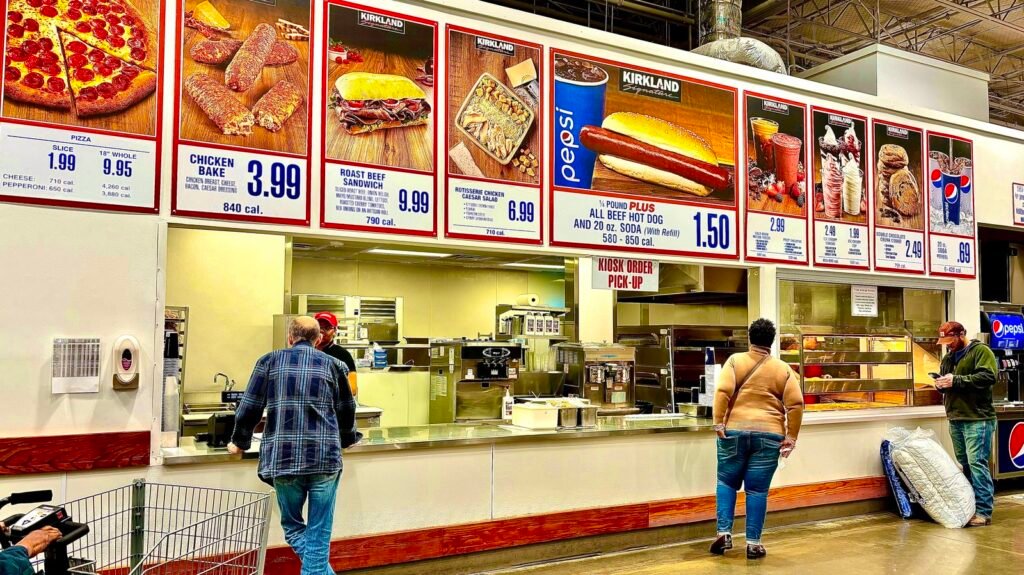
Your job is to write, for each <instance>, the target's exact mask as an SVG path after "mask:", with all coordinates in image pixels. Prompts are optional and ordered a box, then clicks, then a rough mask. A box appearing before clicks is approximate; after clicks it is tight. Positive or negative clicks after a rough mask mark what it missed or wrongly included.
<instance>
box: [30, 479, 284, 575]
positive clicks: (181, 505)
mask: <svg viewBox="0 0 1024 575" xmlns="http://www.w3.org/2000/svg"><path fill="white" fill-rule="evenodd" d="M270 495H271V494H269V493H254V492H248V491H232V490H226V489H209V488H203V487H186V486H179V485H163V484H158V483H146V482H145V481H142V480H137V481H135V482H133V483H132V484H131V485H128V486H125V487H120V488H117V489H113V490H110V491H107V492H105V493H100V494H97V495H92V496H90V497H85V498H82V499H77V500H74V501H69V502H67V503H64V504H63V507H64V509H65V510H66V511H67V515H68V516H70V517H72V518H74V520H75V521H76V522H78V523H82V524H86V525H88V526H89V534H88V535H86V536H85V537H83V538H82V539H79V540H78V541H76V542H74V543H71V544H70V545H69V546H68V550H67V556H68V558H69V563H70V565H69V568H68V570H67V572H68V573H72V574H78V575H96V574H102V575H260V574H262V573H263V561H264V558H265V555H266V549H267V529H268V527H269V519H270V510H271V501H270ZM41 567H42V564H41V563H40V564H38V565H37V570H38V569H39V568H41ZM47 575H52V574H50V573H47ZM61 575H62V574H61Z"/></svg>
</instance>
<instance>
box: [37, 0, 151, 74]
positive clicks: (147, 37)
mask: <svg viewBox="0 0 1024 575" xmlns="http://www.w3.org/2000/svg"><path fill="white" fill-rule="evenodd" d="M28 1H31V2H39V1H44V2H45V1H47V0H28ZM63 1H64V0H62V5H61V6H60V8H59V9H55V10H56V11H57V13H58V14H59V16H58V17H57V18H56V19H55V20H54V21H55V22H56V23H57V26H59V27H60V28H61V29H62V30H63V31H64V32H67V33H69V34H73V35H74V36H77V37H78V39H79V40H81V41H83V42H85V43H86V44H89V45H90V46H92V47H94V48H100V49H102V50H104V51H106V52H107V53H109V54H112V55H114V56H116V57H118V58H120V59H121V60H123V61H125V62H130V63H132V64H134V65H136V66H140V67H142V68H146V69H149V70H156V69H157V56H158V50H157V34H156V30H155V29H154V28H153V27H152V26H151V25H150V24H149V23H148V22H147V21H146V19H145V18H144V17H143V16H142V13H140V12H139V10H138V9H137V8H135V6H133V5H132V4H131V3H130V2H126V1H124V0H67V1H66V4H64V3H63Z"/></svg>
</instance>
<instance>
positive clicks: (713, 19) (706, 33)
mask: <svg viewBox="0 0 1024 575" xmlns="http://www.w3.org/2000/svg"><path fill="white" fill-rule="evenodd" d="M742 27H743V0H704V2H703V4H702V6H701V27H700V32H701V33H700V43H701V44H707V43H708V42H714V41H715V40H734V39H736V38H739V37H740V32H741V28H742Z"/></svg>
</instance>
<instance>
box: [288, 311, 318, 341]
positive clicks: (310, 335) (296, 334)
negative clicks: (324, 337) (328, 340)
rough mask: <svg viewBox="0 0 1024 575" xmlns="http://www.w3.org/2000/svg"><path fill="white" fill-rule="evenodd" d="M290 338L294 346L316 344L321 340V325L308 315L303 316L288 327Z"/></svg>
mask: <svg viewBox="0 0 1024 575" xmlns="http://www.w3.org/2000/svg"><path fill="white" fill-rule="evenodd" d="M288 336H289V337H290V338H291V340H292V344H296V343H299V342H300V341H308V342H309V343H313V344H315V343H316V342H317V340H318V339H320V324H319V323H317V321H316V320H315V319H313V318H311V317H309V316H308V315H301V316H299V317H297V318H295V319H293V320H292V322H291V323H290V324H289V325H288Z"/></svg>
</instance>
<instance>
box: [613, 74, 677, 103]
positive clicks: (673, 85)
mask: <svg viewBox="0 0 1024 575" xmlns="http://www.w3.org/2000/svg"><path fill="white" fill-rule="evenodd" d="M679 88H680V84H679V80H675V79H672V78H666V77H664V76H655V75H654V74H647V73H644V72H637V71H636V70H627V69H625V68H620V69H619V91H620V92H625V93H627V94H639V95H641V96H650V97H652V98H661V99H662V100H673V101H676V102H678V101H679Z"/></svg>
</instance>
